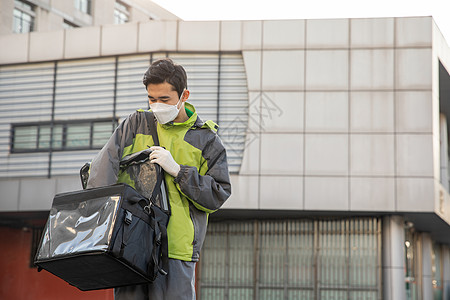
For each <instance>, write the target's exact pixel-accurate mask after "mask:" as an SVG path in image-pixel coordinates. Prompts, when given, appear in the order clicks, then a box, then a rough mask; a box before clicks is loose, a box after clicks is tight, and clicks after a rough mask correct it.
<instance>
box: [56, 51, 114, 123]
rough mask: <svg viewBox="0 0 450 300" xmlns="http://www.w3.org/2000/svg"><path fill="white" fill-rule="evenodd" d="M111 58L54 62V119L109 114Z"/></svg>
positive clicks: (112, 83) (112, 66)
mask: <svg viewBox="0 0 450 300" xmlns="http://www.w3.org/2000/svg"><path fill="white" fill-rule="evenodd" d="M114 80H115V59H114V58H102V59H86V60H75V61H68V62H58V65H57V72H56V101H55V120H66V119H93V118H112V117H113V99H114Z"/></svg>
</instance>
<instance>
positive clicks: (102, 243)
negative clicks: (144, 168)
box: [35, 184, 169, 291]
mask: <svg viewBox="0 0 450 300" xmlns="http://www.w3.org/2000/svg"><path fill="white" fill-rule="evenodd" d="M168 218H169V215H168V213H167V212H166V211H164V210H163V209H161V208H160V207H158V206H156V205H153V204H152V202H151V201H149V199H147V198H145V197H143V196H141V194H140V193H138V192H137V191H136V190H135V189H133V188H132V187H131V186H129V185H126V184H115V185H111V186H106V187H99V188H92V189H86V190H81V191H76V192H70V193H63V194H57V195H56V196H55V197H54V199H53V205H52V208H51V210H50V214H49V217H48V221H47V224H46V226H45V228H44V232H43V235H42V238H41V243H40V245H39V248H38V251H37V254H36V257H35V264H36V265H37V266H38V268H40V269H45V270H47V271H49V272H50V273H52V274H54V275H56V276H58V277H60V278H62V279H64V280H65V281H67V282H68V283H70V284H71V285H73V286H75V287H77V288H79V289H80V290H83V291H87V290H96V289H106V288H113V287H119V286H125V285H135V284H143V283H149V282H152V281H153V280H154V279H155V278H156V275H157V274H158V272H160V273H162V274H165V271H164V269H165V267H164V265H165V264H166V263H167V231H166V226H167V223H168Z"/></svg>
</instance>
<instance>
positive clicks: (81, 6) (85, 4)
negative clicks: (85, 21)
mask: <svg viewBox="0 0 450 300" xmlns="http://www.w3.org/2000/svg"><path fill="white" fill-rule="evenodd" d="M75 8H76V9H78V10H79V11H81V12H84V13H85V14H88V15H90V14H91V0H75Z"/></svg>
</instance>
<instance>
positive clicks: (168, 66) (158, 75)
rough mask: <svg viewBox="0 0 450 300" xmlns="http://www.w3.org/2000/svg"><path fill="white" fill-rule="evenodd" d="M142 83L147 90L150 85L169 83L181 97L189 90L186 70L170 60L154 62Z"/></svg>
mask: <svg viewBox="0 0 450 300" xmlns="http://www.w3.org/2000/svg"><path fill="white" fill-rule="evenodd" d="M142 82H143V83H144V85H145V88H146V89H147V86H148V85H149V84H159V83H164V82H167V83H169V84H170V85H172V86H173V88H174V90H175V91H176V92H177V93H178V97H181V94H182V93H183V91H184V89H186V88H187V76H186V71H185V70H184V68H183V67H182V66H181V65H179V64H176V63H174V62H173V61H172V60H171V59H170V58H164V59H159V60H156V61H154V62H153V63H152V64H151V65H150V67H149V68H148V69H147V71H146V72H145V73H144V78H143V79H142Z"/></svg>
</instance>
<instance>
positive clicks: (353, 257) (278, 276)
mask: <svg viewBox="0 0 450 300" xmlns="http://www.w3.org/2000/svg"><path fill="white" fill-rule="evenodd" d="M380 224H381V222H380V220H379V219H377V218H349V219H341V220H306V219H303V220H302V219H300V220H283V221H278V220H275V221H261V220H258V221H253V222H249V221H245V222H243V221H241V222H237V221H234V222H232V223H211V224H210V225H209V226H210V227H209V229H208V233H207V238H206V240H205V244H204V246H203V250H202V256H201V262H200V273H199V289H200V293H199V294H200V295H199V297H200V299H268V300H269V299H270V300H272V299H311V300H312V299H314V300H318V299H373V300H376V299H381V297H382V292H381V227H380Z"/></svg>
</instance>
